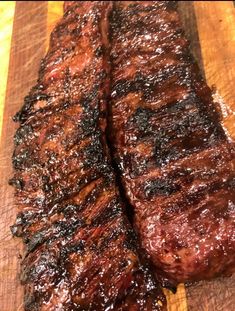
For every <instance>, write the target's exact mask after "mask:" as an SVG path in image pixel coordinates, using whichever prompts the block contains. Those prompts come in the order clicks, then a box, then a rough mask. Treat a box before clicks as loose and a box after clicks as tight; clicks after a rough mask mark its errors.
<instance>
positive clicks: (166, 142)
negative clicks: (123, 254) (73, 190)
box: [109, 1, 235, 286]
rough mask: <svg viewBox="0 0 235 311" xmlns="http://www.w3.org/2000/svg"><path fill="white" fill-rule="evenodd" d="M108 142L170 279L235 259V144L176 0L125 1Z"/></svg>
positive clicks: (207, 271) (115, 33) (212, 272)
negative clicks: (194, 53) (192, 50)
mask: <svg viewBox="0 0 235 311" xmlns="http://www.w3.org/2000/svg"><path fill="white" fill-rule="evenodd" d="M111 45H112V47H111V65H112V71H111V74H112V85H111V98H110V111H109V112H110V113H109V120H110V123H111V125H110V129H109V132H110V142H111V146H112V149H113V155H114V159H115V161H116V163H117V165H118V168H119V171H120V175H121V178H122V183H123V185H124V188H125V192H126V197H127V199H128V201H129V202H130V203H131V204H132V206H133V207H134V213H135V216H134V223H135V227H136V229H137V231H138V234H139V236H140V239H141V243H142V247H143V248H145V250H146V251H147V253H148V255H149V256H150V258H151V260H152V262H153V263H154V265H155V267H156V271H157V273H158V277H159V276H160V278H161V281H162V283H163V284H167V285H169V284H170V285H173V286H174V285H176V284H178V283H181V282H187V281H190V282H192V281H197V280H201V279H210V278H212V277H214V276H217V275H220V274H224V275H230V274H232V273H233V272H234V267H235V256H234V248H235V235H234V232H235V221H234V217H235V210H234V206H235V189H234V178H235V170H234V167H235V153H234V152H235V149H234V142H231V141H229V139H228V137H227V136H226V134H225V132H224V130H223V128H222V126H221V123H220V115H219V113H218V111H217V109H216V104H215V103H214V102H213V98H212V92H211V90H210V89H209V87H208V86H207V84H206V83H205V81H204V80H203V78H202V77H201V75H200V73H199V69H198V66H197V64H196V63H195V60H194V59H193V57H192V55H191V53H190V51H189V43H188V42H187V40H186V38H185V36H184V32H183V30H182V26H181V21H180V18H179V14H178V11H177V3H176V2H175V3H172V1H145V2H143V1H128V2H125V1H117V2H115V5H114V12H113V14H112V17H111Z"/></svg>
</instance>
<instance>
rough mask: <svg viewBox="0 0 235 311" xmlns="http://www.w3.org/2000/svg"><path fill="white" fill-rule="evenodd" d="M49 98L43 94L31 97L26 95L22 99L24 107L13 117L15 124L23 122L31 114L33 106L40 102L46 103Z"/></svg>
mask: <svg viewBox="0 0 235 311" xmlns="http://www.w3.org/2000/svg"><path fill="white" fill-rule="evenodd" d="M49 98H50V96H48V95H47V94H44V93H36V94H32V95H28V96H26V97H25V99H24V105H23V107H22V108H21V110H20V111H19V112H17V113H16V115H15V116H14V117H13V120H14V121H15V122H24V121H26V120H27V118H28V116H29V115H30V114H31V113H32V112H33V111H32V108H33V105H34V104H35V103H36V102H37V101H40V100H45V101H47V100H48V99H49Z"/></svg>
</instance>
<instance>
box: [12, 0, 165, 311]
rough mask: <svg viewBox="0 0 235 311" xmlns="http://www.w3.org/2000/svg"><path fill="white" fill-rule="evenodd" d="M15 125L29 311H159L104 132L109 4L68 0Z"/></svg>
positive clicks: (158, 296) (160, 299)
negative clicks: (113, 168)
mask: <svg viewBox="0 0 235 311" xmlns="http://www.w3.org/2000/svg"><path fill="white" fill-rule="evenodd" d="M65 7H66V9H65V14H64V17H63V18H62V20H61V21H60V22H59V24H58V25H57V26H56V28H55V29H54V31H53V32H52V34H51V41H50V48H49V51H48V53H47V55H46V57H45V58H44V59H43V61H42V64H41V68H40V71H39V78H38V83H37V85H36V86H35V87H33V88H32V90H31V91H30V93H29V95H28V96H26V98H25V103H24V106H23V107H22V109H21V110H20V112H19V113H17V115H16V117H15V119H16V121H19V122H20V127H19V129H18V130H17V132H16V134H15V151H14V155H13V166H14V169H15V174H14V177H13V179H12V180H11V184H13V185H14V186H15V187H16V193H15V196H16V200H17V205H18V207H19V214H18V216H17V220H16V223H15V225H14V226H13V227H12V232H13V234H14V235H16V236H20V237H22V238H23V240H24V243H25V246H26V253H25V256H24V259H23V261H22V272H21V281H22V283H23V284H24V285H25V301H24V305H25V310H29V311H34V310H35V311H38V310H40V311H54V310H61V311H62V310H74V311H75V310H83V311H84V310H92V311H93V310H97V311H99V310H100V311H103V310H120V311H121V310H133V311H136V310H143V311H144V310H165V298H164V296H163V294H162V292H161V290H160V289H159V286H158V284H157V283H156V282H155V280H154V278H153V276H152V275H151V273H150V272H149V268H148V267H147V265H143V264H142V262H143V261H144V259H143V260H142V259H140V257H139V256H138V253H137V243H136V238H135V236H134V235H133V232H132V230H131V228H130V225H129V223H128V220H127V218H126V216H125V211H124V206H123V203H122V202H121V199H120V196H119V193H118V190H117V188H116V185H115V178H114V174H113V171H112V168H111V165H110V158H109V153H108V149H107V145H106V140H105V136H104V131H105V128H106V112H105V111H106V102H105V97H106V96H107V91H108V88H109V83H108V74H109V65H108V59H107V54H108V40H107V29H108V18H107V16H108V14H109V12H110V10H111V7H112V5H111V3H109V2H107V1H97V2H69V3H66V5H65Z"/></svg>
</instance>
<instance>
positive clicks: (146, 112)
mask: <svg viewBox="0 0 235 311" xmlns="http://www.w3.org/2000/svg"><path fill="white" fill-rule="evenodd" d="M151 115H152V111H151V110H150V109H147V108H142V107H138V108H137V109H136V111H135V112H134V114H133V115H132V116H131V119H130V121H132V122H134V123H135V124H137V126H138V129H139V130H140V131H143V132H144V131H146V130H147V129H148V128H149V126H151V125H150V124H149V119H150V117H151Z"/></svg>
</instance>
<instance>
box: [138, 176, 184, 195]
mask: <svg viewBox="0 0 235 311" xmlns="http://www.w3.org/2000/svg"><path fill="white" fill-rule="evenodd" d="M179 190H180V186H179V185H178V184H176V183H174V182H173V181H171V180H168V179H160V178H159V179H152V180H147V181H146V182H145V184H144V193H145V197H146V198H152V197H154V196H159V195H160V196H169V195H171V194H173V193H175V192H177V191H179Z"/></svg>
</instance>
